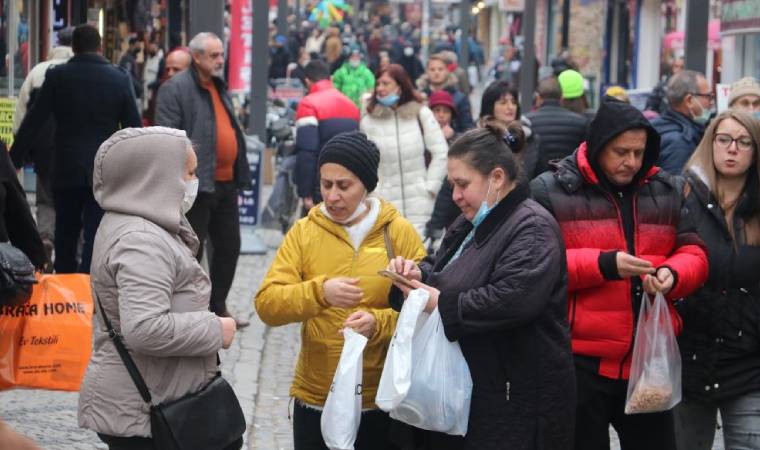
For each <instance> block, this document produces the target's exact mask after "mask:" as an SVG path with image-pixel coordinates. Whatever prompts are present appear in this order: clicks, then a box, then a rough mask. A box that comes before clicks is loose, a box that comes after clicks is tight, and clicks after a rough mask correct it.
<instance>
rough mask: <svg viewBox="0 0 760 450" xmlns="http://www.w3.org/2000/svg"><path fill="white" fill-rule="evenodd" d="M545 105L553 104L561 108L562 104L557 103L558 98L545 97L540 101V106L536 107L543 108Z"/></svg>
mask: <svg viewBox="0 0 760 450" xmlns="http://www.w3.org/2000/svg"><path fill="white" fill-rule="evenodd" d="M547 106H554V107H557V108H561V107H562V105H560V104H559V100H554V99H553V98H547V99H546V100H544V101H543V102H542V103H541V106H540V107H539V108H538V109H542V108H545V107H547Z"/></svg>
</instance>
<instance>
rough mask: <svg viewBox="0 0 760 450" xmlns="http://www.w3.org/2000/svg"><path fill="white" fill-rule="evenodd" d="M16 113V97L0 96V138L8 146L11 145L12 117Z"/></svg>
mask: <svg viewBox="0 0 760 450" xmlns="http://www.w3.org/2000/svg"><path fill="white" fill-rule="evenodd" d="M15 115H16V99H15V98H0V140H2V141H3V142H5V145H7V146H8V148H10V147H11V145H13V117H14V116H15Z"/></svg>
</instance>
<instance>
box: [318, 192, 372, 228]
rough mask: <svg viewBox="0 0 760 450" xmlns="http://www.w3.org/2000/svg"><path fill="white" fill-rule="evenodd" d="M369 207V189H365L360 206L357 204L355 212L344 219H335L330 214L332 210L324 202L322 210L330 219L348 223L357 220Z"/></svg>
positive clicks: (342, 223) (343, 223)
mask: <svg viewBox="0 0 760 450" xmlns="http://www.w3.org/2000/svg"><path fill="white" fill-rule="evenodd" d="M367 209H368V207H367V191H364V197H362V200H361V201H360V202H359V206H357V207H356V209H355V210H354V212H353V213H352V214H351V215H350V216H348V217H347V218H346V219H344V220H337V219H335V218H334V217H333V216H332V215H331V214H330V212H329V211H328V210H327V207H326V206H325V205H324V204H322V212H323V213H324V214H325V215H326V216H327V217H329V218H330V220H332V221H333V222H335V223H339V224H341V225H345V224H347V223H351V222H353V221H354V220H356V218H357V217H359V216H361V215H362V214H364V212H365V211H367Z"/></svg>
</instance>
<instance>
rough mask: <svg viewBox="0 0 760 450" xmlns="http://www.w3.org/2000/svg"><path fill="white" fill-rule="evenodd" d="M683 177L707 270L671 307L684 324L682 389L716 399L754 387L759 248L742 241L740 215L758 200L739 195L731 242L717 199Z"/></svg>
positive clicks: (694, 179)
mask: <svg viewBox="0 0 760 450" xmlns="http://www.w3.org/2000/svg"><path fill="white" fill-rule="evenodd" d="M686 179H687V181H688V183H689V186H690V187H691V192H689V195H688V197H687V198H686V206H687V208H688V211H689V215H690V216H691V219H692V221H693V222H694V223H695V224H696V225H697V232H698V234H699V237H701V238H702V240H703V241H704V242H705V244H706V245H707V248H708V258H709V263H710V274H709V278H708V280H707V283H705V285H704V287H702V288H701V289H700V290H698V291H697V292H695V293H694V294H692V295H691V296H689V297H687V298H686V299H685V300H684V301H683V302H681V303H680V304H678V305H677V307H678V312H679V313H680V315H681V317H682V318H683V325H684V329H683V332H682V334H681V336H680V337H679V340H678V342H679V345H680V348H681V355H682V359H683V389H684V392H685V393H686V394H687V395H689V396H692V397H696V398H698V399H701V400H704V401H715V402H717V401H721V400H726V399H730V398H732V397H734V396H737V395H741V394H745V393H748V392H755V391H758V390H760V276H758V274H760V246H754V245H747V244H746V243H745V240H744V235H743V232H742V227H743V220H742V216H744V217H746V216H747V213H748V212H749V213H750V214H749V215H751V213H752V212H753V211H754V210H756V209H757V208H758V205H757V203H758V202H757V199H753V198H751V197H749V196H747V195H746V194H745V195H744V196H743V197H742V198H741V199H740V202H739V204H738V205H737V210H736V213H735V216H734V221H733V222H734V224H733V225H734V236H736V243H734V242H733V241H732V239H731V236H730V234H729V231H728V225H727V224H726V220H725V215H724V212H723V210H722V209H721V207H720V204H719V202H718V200H717V198H716V197H715V196H714V195H713V194H711V193H710V191H709V189H708V188H707V186H706V185H705V184H704V183H703V182H702V181H701V180H700V178H699V177H698V176H696V175H695V174H694V173H692V172H688V173H687V174H686ZM753 183H755V184H756V183H757V182H756V181H753ZM751 190H754V191H756V190H757V187H756V186H754V187H752V189H751Z"/></svg>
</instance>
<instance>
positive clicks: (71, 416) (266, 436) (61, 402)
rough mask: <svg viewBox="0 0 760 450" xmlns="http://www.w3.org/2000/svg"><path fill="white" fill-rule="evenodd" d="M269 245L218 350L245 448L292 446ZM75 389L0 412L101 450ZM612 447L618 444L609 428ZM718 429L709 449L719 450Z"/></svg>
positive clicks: (33, 431) (238, 280) (282, 333)
mask: <svg viewBox="0 0 760 450" xmlns="http://www.w3.org/2000/svg"><path fill="white" fill-rule="evenodd" d="M259 233H260V235H261V236H262V237H263V239H264V241H265V242H266V243H267V245H268V246H269V249H270V251H269V252H268V253H267V254H266V255H245V256H241V258H240V261H239V263H238V268H237V274H236V277H235V283H234V285H233V287H232V291H231V293H230V297H229V300H228V305H229V308H230V310H231V311H232V312H233V314H235V315H240V316H246V317H248V318H249V319H250V320H251V325H250V326H249V327H247V328H244V329H242V330H241V331H240V332H238V334H237V336H236V338H235V343H234V344H233V346H232V347H231V348H230V349H229V350H226V351H222V353H221V358H222V369H223V373H224V375H225V377H226V378H227V379H228V380H229V381H230V383H232V385H233V387H234V389H235V392H236V393H237V395H238V398H239V399H240V403H241V405H242V407H243V412H244V414H245V416H246V423H247V424H248V431H247V433H246V436H245V447H244V448H246V449H256V450H290V449H292V448H293V439H292V427H291V424H290V420H289V411H290V410H291V408H292V405H290V397H289V396H288V390H289V387H290V383H291V380H292V379H293V369H294V366H295V360H296V357H297V355H298V349H299V347H300V333H299V325H298V324H293V325H287V326H283V327H277V328H270V327H267V326H266V325H264V324H263V323H262V322H261V320H259V318H258V317H257V316H256V313H255V311H254V309H253V304H252V299H253V295H254V294H255V292H256V290H257V288H258V286H259V284H260V282H261V280H262V278H263V277H264V275H265V273H266V271H267V269H268V267H269V264H270V262H271V260H272V257H273V256H274V252H275V250H276V247H277V245H278V244H279V241H280V239H281V238H280V236H279V235H278V233H276V232H270V231H260V232H259ZM77 399H78V393H76V392H53V391H40V390H14V391H8V392H0V417H2V419H3V420H5V421H7V422H8V424H9V425H10V426H12V427H13V428H14V429H16V430H17V431H19V432H20V433H22V434H24V435H26V436H28V437H30V438H32V439H34V440H35V441H36V442H37V443H38V444H40V445H41V446H42V448H44V449H46V450H93V449H106V448H107V447H106V446H105V445H104V444H102V443H101V442H100V440H99V439H98V438H97V436H95V434H94V433H92V432H90V431H86V430H82V429H80V428H79V427H77V413H76V411H77ZM610 434H611V436H612V442H613V445H612V450H618V449H619V448H620V447H619V443H618V442H617V436H616V435H615V433H614V431H612V430H611V431H610ZM719 439H721V436H720V433H718V434H717V437H716V442H715V445H714V447H713V448H714V449H716V450H722V449H723V445H722V440H719Z"/></svg>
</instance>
